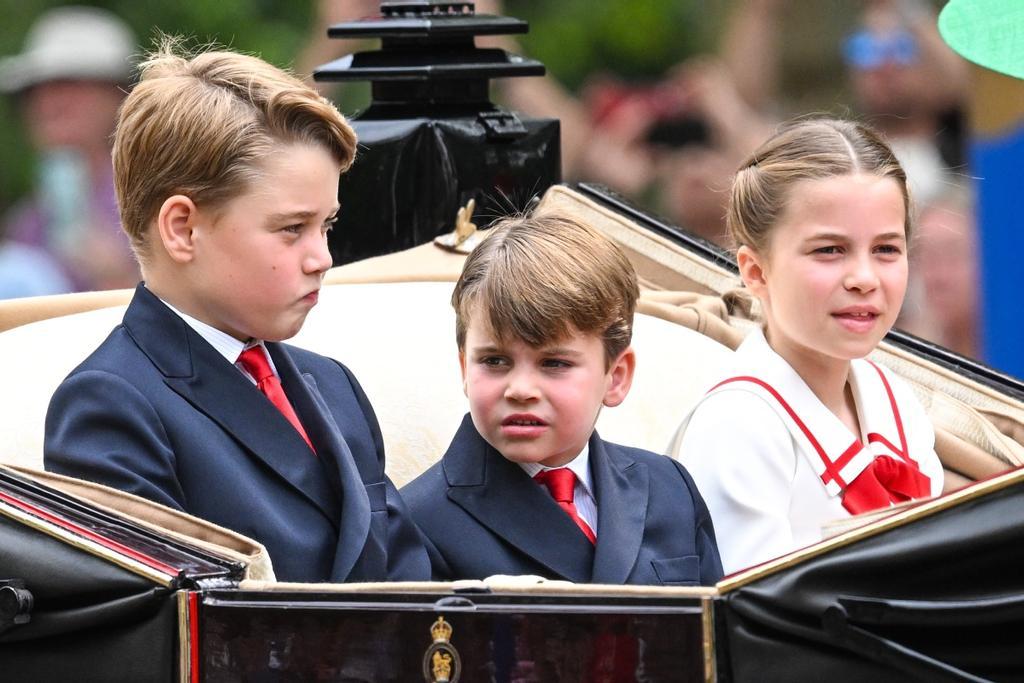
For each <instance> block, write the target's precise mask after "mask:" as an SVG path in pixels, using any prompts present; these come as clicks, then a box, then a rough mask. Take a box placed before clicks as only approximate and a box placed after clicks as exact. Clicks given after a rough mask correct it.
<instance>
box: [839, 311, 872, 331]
mask: <svg viewBox="0 0 1024 683" xmlns="http://www.w3.org/2000/svg"><path fill="white" fill-rule="evenodd" d="M880 315H881V313H880V312H879V310H878V309H877V308H874V307H872V306H849V307H847V308H843V309H840V310H838V311H836V312H834V313H833V314H832V317H833V318H835V319H836V321H837V322H839V324H840V325H842V326H843V327H844V328H846V329H847V330H849V331H851V332H867V331H869V330H871V329H872V328H874V326H875V322H876V321H877V320H878V318H879V316H880Z"/></svg>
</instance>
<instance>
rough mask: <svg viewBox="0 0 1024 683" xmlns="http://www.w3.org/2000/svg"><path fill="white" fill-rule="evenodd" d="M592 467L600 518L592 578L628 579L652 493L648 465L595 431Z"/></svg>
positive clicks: (634, 562) (614, 580) (638, 547)
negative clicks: (627, 453) (628, 454)
mask: <svg viewBox="0 0 1024 683" xmlns="http://www.w3.org/2000/svg"><path fill="white" fill-rule="evenodd" d="M590 471H591V473H592V475H593V479H594V496H595V498H597V519H598V533H597V549H596V556H595V558H594V576H593V581H594V582H595V583H626V579H627V578H628V577H629V575H630V574H631V573H632V571H633V567H634V565H636V560H637V556H638V555H639V554H640V545H641V543H642V542H643V537H644V520H645V519H646V518H647V501H648V497H649V494H650V489H649V482H648V473H647V467H646V466H645V465H643V464H642V463H638V462H636V461H635V460H633V459H632V458H630V457H628V456H627V455H626V454H625V453H624V452H622V451H620V450H618V449H616V448H615V446H612V445H609V444H606V443H605V442H604V441H602V440H601V439H600V438H599V437H598V436H597V433H596V432H595V433H594V435H593V436H592V437H591V438H590Z"/></svg>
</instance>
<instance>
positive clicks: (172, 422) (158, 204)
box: [44, 44, 430, 582]
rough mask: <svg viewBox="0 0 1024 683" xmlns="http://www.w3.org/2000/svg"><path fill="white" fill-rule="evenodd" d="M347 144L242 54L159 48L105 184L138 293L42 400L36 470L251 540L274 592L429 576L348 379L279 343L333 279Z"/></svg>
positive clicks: (323, 105) (120, 131) (326, 120)
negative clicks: (112, 490)
mask: <svg viewBox="0 0 1024 683" xmlns="http://www.w3.org/2000/svg"><path fill="white" fill-rule="evenodd" d="M355 144H356V139H355V134H354V133H353V131H352V129H351V128H350V127H349V125H348V123H347V122H346V121H345V119H344V117H343V116H342V115H341V114H340V113H338V111H337V109H335V107H334V106H333V105H332V104H331V103H330V102H328V101H327V100H325V99H323V98H322V97H320V96H319V95H318V94H317V93H316V92H315V91H314V90H312V89H311V88H309V87H308V86H306V85H305V84H303V83H302V82H301V81H300V80H298V79H297V78H295V77H293V76H291V75H289V74H287V73H285V72H283V71H281V70H280V69H277V68H276V67H273V66H271V65H270V64H267V63H266V62H264V61H262V60H260V59H257V58H255V57H248V56H244V55H239V54H234V53H231V52H207V53H203V54H198V55H196V56H194V57H188V56H182V55H179V54H176V51H175V49H174V46H173V45H172V44H168V45H165V46H164V47H163V48H162V49H161V50H160V51H159V52H158V53H157V54H155V55H153V56H152V57H151V58H150V60H149V61H148V62H147V63H145V64H143V66H142V71H141V78H140V81H139V84H138V85H137V86H136V87H135V88H134V90H133V91H132V93H131V94H130V95H129V96H128V98H127V99H126V100H125V102H124V105H123V106H122V109H121V111H120V113H119V117H118V122H117V131H116V134H115V140H114V175H115V183H116V189H117V195H118V205H119V208H120V211H121V220H122V224H123V227H124V230H125V232H126V233H127V234H128V237H129V239H130V240H131V243H132V247H133V249H134V251H135V254H136V256H137V258H138V260H139V263H140V265H141V268H142V273H143V277H144V278H145V282H144V283H142V284H139V286H138V288H137V289H136V291H135V296H134V298H133V299H132V302H131V304H130V305H129V306H128V310H127V312H126V313H125V316H124V321H123V323H122V324H121V325H119V326H118V327H116V328H115V329H114V330H113V331H112V332H111V334H110V336H109V337H108V338H107V339H106V341H104V342H103V344H101V345H100V347H99V348H98V349H97V350H96V351H95V352H94V353H93V354H92V355H91V356H89V358H87V359H86V360H85V361H84V362H83V363H82V364H81V365H80V366H79V367H78V368H76V369H75V370H74V371H73V372H72V373H71V374H70V375H69V376H68V377H67V379H65V380H64V382H63V383H62V384H61V385H60V387H59V388H58V389H57V391H56V393H55V394H54V396H53V399H52V401H51V403H50V407H49V410H48V412H47V417H46V436H45V442H44V451H45V453H44V455H45V464H46V468H47V469H49V470H53V471H56V472H61V473H63V474H69V475H72V476H75V477H80V478H82V479H89V480H92V481H97V482H100V483H103V484H107V485H109V486H113V487H116V488H120V489H123V490H125V491H128V492H130V493H134V494H138V495H140V496H144V497H146V498H149V499H152V500H155V501H156V502H158V503H163V504H164V505H168V506H171V507H174V508H177V509H180V510H184V511H185V512H188V513H191V514H194V515H197V516H199V517H203V518H206V519H208V520H210V521H213V522H215V523H217V524H220V525H222V526H225V527H228V528H230V529H234V530H235V531H239V532H241V533H243V534H246V535H248V536H251V537H252V538H255V539H256V540H257V541H260V542H261V543H263V544H264V545H265V546H266V548H267V550H268V551H269V554H270V557H271V560H272V562H273V564H274V569H275V571H276V574H277V578H278V579H280V580H285V581H316V582H320V581H380V580H385V579H424V578H427V577H428V576H429V573H430V567H429V561H428V558H427V555H426V551H425V550H424V548H423V544H422V541H421V539H420V536H419V533H418V532H417V530H416V528H415V526H414V525H413V524H412V523H411V522H410V521H409V519H408V513H407V511H406V509H405V506H404V505H403V503H402V501H401V499H400V497H399V496H398V492H397V491H396V490H395V487H394V486H393V485H392V483H391V482H390V481H389V480H388V478H387V477H386V476H385V475H384V450H383V442H382V439H381V434H380V429H379V427H378V425H377V420H376V417H375V416H374V413H373V409H372V408H371V407H370V403H369V401H367V399H366V396H365V395H364V394H363V391H362V389H361V388H360V387H359V384H358V382H356V380H355V378H354V377H353V376H352V373H351V372H349V370H348V369H347V368H346V367H345V366H343V365H341V364H340V363H338V362H337V361H335V360H332V359H330V358H325V357H323V356H319V355H317V354H315V353H311V352H308V351H304V350H301V349H298V348H295V347H292V346H289V345H287V344H283V343H281V342H282V341H283V340H285V339H288V338H290V337H292V336H293V335H295V334H296V333H297V332H298V331H299V328H300V327H301V326H302V323H303V321H304V320H305V318H306V315H307V314H308V313H309V311H310V309H312V308H313V306H315V305H316V303H317V298H318V293H319V290H320V284H321V280H322V278H323V275H324V273H325V272H326V271H327V269H328V268H329V267H330V266H331V256H330V253H329V251H328V249H327V232H328V230H329V229H330V227H331V224H332V223H333V222H334V220H335V216H336V215H337V212H338V199H337V193H338V177H339V175H340V174H341V173H342V172H343V171H344V170H345V169H347V168H348V167H349V165H350V164H351V162H352V158H353V155H354V153H355ZM357 333H358V331H357Z"/></svg>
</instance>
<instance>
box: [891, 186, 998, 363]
mask: <svg viewBox="0 0 1024 683" xmlns="http://www.w3.org/2000/svg"><path fill="white" fill-rule="evenodd" d="M977 240H978V235H977V228H976V224H975V219H974V211H973V202H972V200H971V194H970V191H969V190H968V189H967V188H966V187H964V186H952V187H947V188H946V189H945V191H944V193H943V196H942V197H941V198H940V199H937V200H935V201H934V202H933V203H931V204H929V205H927V206H925V207H923V208H922V210H921V214H920V217H919V218H918V223H917V233H916V235H915V237H914V244H913V245H912V246H911V250H910V258H911V268H910V274H911V286H912V287H913V288H915V289H916V290H917V292H916V293H917V296H916V297H915V298H916V301H917V306H916V307H912V308H910V309H909V310H907V311H906V315H905V321H902V320H901V323H900V326H901V327H903V328H904V329H906V330H907V331H908V332H912V333H913V334H916V335H918V336H921V337H925V338H926V339H930V340H932V341H934V342H937V343H939V344H941V345H943V346H945V347H947V348H949V349H952V350H953V351H956V352H957V353H960V354H963V355H965V356H968V357H970V358H975V357H977V354H978V351H979V349H980V344H979V341H980V340H979V339H978V330H979V329H980V321H979V320H978V312H979V306H980V296H979V282H980V280H979V273H978V244H977Z"/></svg>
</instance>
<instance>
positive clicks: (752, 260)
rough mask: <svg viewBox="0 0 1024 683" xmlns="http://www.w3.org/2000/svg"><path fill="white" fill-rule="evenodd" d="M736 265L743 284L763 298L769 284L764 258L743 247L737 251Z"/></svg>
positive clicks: (755, 294)
mask: <svg viewBox="0 0 1024 683" xmlns="http://www.w3.org/2000/svg"><path fill="white" fill-rule="evenodd" d="M736 264H737V265H738V266H739V268H740V277H741V278H743V284H744V285H746V287H747V289H749V290H750V293H751V294H753V295H754V296H756V297H758V298H761V297H762V294H763V293H764V291H765V287H766V286H767V284H768V280H767V278H766V277H765V269H764V259H763V258H762V256H761V255H760V254H758V253H757V252H756V251H754V250H753V249H751V248H750V247H748V246H746V245H743V246H742V247H740V248H739V249H737V250H736Z"/></svg>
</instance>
